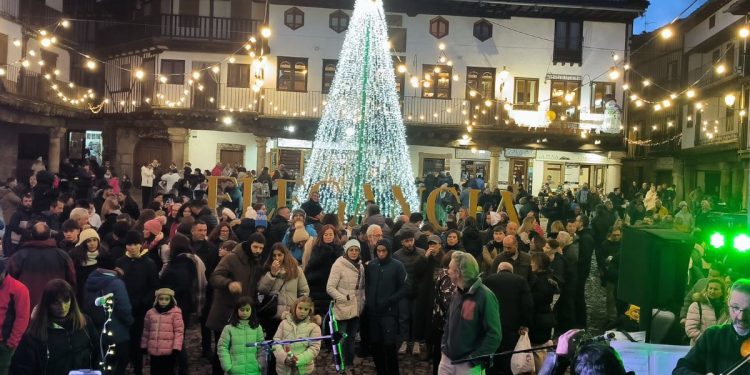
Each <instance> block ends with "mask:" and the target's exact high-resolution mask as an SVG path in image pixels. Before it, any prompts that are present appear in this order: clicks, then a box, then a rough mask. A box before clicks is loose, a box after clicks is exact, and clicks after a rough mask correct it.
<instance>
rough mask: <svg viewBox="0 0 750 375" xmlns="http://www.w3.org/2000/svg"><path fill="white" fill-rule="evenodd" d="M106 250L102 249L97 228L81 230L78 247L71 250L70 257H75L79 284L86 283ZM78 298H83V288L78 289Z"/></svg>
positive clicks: (74, 261)
mask: <svg viewBox="0 0 750 375" xmlns="http://www.w3.org/2000/svg"><path fill="white" fill-rule="evenodd" d="M105 253H106V251H105V250H102V247H101V243H100V241H99V234H97V233H96V230H94V229H91V228H87V229H84V230H83V231H81V234H79V235H78V243H77V244H76V247H74V248H73V249H72V250H70V257H71V258H72V259H73V264H74V265H75V270H76V281H77V283H78V284H77V285H83V284H85V283H86V279H88V277H89V275H91V273H92V272H94V270H95V269H96V268H97V267H101V266H100V265H98V261H97V259H98V256H99V255H100V254H105ZM77 297H78V299H79V300H81V298H83V289H81V288H79V289H78V295H77Z"/></svg>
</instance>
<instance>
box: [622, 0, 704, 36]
mask: <svg viewBox="0 0 750 375" xmlns="http://www.w3.org/2000/svg"><path fill="white" fill-rule="evenodd" d="M650 1H651V5H649V7H648V9H646V13H645V15H644V16H643V17H639V18H636V19H635V21H634V22H633V28H634V30H633V33H634V34H640V33H642V32H644V31H651V30H654V29H656V28H658V27H660V26H663V25H665V24H667V23H669V22H671V21H672V20H673V19H674V18H675V17H677V15H678V14H680V12H682V11H683V10H684V9H685V8H687V6H688V5H690V3H692V2H693V1H694V0H650ZM706 1H707V0H698V1H696V2H695V4H694V5H692V6H691V7H690V9H689V10H688V11H686V12H685V13H684V14H683V15H682V16H681V17H680V18H685V17H686V16H688V15H689V14H690V13H692V12H693V11H694V10H696V9H698V7H700V6H701V5H703V4H704V3H705V2H706Z"/></svg>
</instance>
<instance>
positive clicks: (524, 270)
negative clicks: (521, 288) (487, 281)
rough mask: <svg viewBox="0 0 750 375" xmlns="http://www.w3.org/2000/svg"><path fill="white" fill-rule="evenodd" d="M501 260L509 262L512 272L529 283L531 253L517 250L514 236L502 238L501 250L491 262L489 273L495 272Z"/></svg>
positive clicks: (516, 241)
mask: <svg viewBox="0 0 750 375" xmlns="http://www.w3.org/2000/svg"><path fill="white" fill-rule="evenodd" d="M502 262H508V263H510V264H511V265H512V266H513V273H515V274H516V275H518V276H521V278H522V279H524V280H526V282H527V283H529V285H531V277H532V274H531V255H529V254H528V253H524V252H522V251H518V240H517V238H516V236H505V237H504V238H503V252H502V253H500V254H498V255H497V257H496V258H495V261H494V262H492V268H491V269H490V273H495V272H497V269H498V266H499V265H500V263H502Z"/></svg>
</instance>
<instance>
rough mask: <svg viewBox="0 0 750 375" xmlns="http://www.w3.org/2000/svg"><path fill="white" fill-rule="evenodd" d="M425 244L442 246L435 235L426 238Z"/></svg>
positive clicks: (438, 237)
mask: <svg viewBox="0 0 750 375" xmlns="http://www.w3.org/2000/svg"><path fill="white" fill-rule="evenodd" d="M427 243H428V244H429V243H436V244H438V245H440V244H442V241H440V236H438V235H437V234H433V235H431V236H429V237H427Z"/></svg>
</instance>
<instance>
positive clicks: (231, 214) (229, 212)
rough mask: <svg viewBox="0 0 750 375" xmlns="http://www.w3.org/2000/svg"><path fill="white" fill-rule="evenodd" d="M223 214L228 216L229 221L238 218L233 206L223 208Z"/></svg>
mask: <svg viewBox="0 0 750 375" xmlns="http://www.w3.org/2000/svg"><path fill="white" fill-rule="evenodd" d="M221 216H226V217H227V219H229V221H232V220H234V219H236V218H237V215H236V214H235V213H234V211H232V209H231V208H227V207H224V208H222V209H221Z"/></svg>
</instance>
